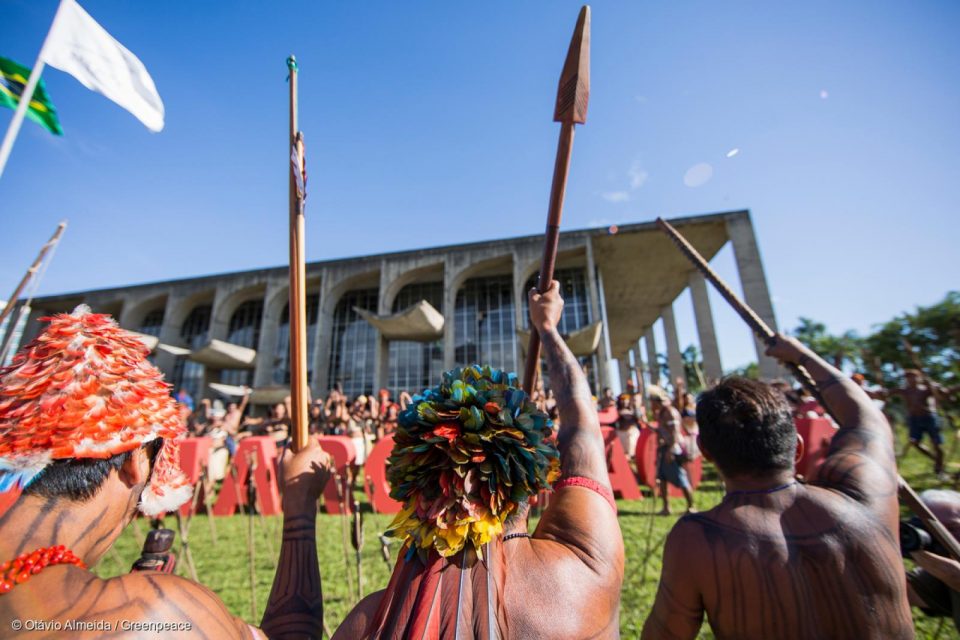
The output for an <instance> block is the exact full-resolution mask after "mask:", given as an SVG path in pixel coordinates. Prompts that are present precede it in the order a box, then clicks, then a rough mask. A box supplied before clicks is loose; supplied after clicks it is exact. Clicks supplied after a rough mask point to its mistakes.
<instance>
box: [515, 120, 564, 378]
mask: <svg viewBox="0 0 960 640" xmlns="http://www.w3.org/2000/svg"><path fill="white" fill-rule="evenodd" d="M573 135H574V124H573V123H572V122H564V123H563V124H562V125H561V127H560V139H559V141H558V142H557V158H556V161H555V163H554V165H553V184H552V185H551V187H550V204H549V207H548V209H547V228H546V231H545V237H544V241H543V260H542V261H541V263H540V277H539V279H538V280H537V291H540V292H541V293H543V292H544V291H546V289H547V287H549V286H550V282H551V281H552V280H553V271H554V267H555V266H556V264H557V247H558V246H559V244H560V220H561V218H562V217H563V200H564V197H565V196H566V193H567V177H568V176H569V174H570V156H571V152H572V151H573ZM539 363H540V334H539V333H537V331H536V330H533V331H531V332H530V342H529V343H528V346H527V360H526V363H525V367H524V371H523V389H524V391H526V392H527V393H528V394H529V393H533V388H534V386H535V385H536V383H537V365H538V364H539Z"/></svg>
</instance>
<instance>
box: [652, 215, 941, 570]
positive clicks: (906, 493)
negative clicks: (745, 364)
mask: <svg viewBox="0 0 960 640" xmlns="http://www.w3.org/2000/svg"><path fill="white" fill-rule="evenodd" d="M657 226H658V227H660V229H661V230H663V232H664V233H666V234H667V235H668V236H670V239H671V240H673V242H674V244H676V245H677V248H679V249H680V252H681V253H683V255H685V256H686V257H687V259H689V260H690V262H692V263H693V266H695V267H696V268H697V270H698V271H699V272H700V273H702V274H703V277H704V278H706V279H707V280H709V281H710V283H711V284H713V286H714V287H716V289H717V291H718V292H719V293H720V295H721V296H723V298H724V299H725V300H726V301H727V302H728V303H730V306H731V307H733V310H734V311H736V312H737V315H739V316H740V317H741V318H742V319H743V321H744V322H746V323H747V324H748V325H749V326H750V328H751V329H753V331H754V333H756V334H757V336H759V337H760V338H761V339H762V340H763V341H764V342H766V343H768V344H769V343H770V342H772V341H773V339H774V338H776V333H775V332H774V331H773V329H771V328H770V327H769V326H767V323H765V322H764V321H763V320H761V319H760V316H758V315H757V314H756V312H755V311H754V310H753V309H751V308H750V307H748V306H747V305H746V304H745V303H744V302H743V301H742V300H740V298H738V297H737V294H735V293H734V292H733V289H731V288H730V287H729V286H728V285H727V283H726V282H724V281H723V280H721V279H720V276H718V275H717V274H716V273H715V272H714V271H713V269H711V268H710V265H709V264H707V261H706V260H704V258H703V256H701V255H700V253H699V252H698V251H697V250H696V249H694V248H693V245H691V244H690V243H689V242H688V241H687V239H686V238H684V237H683V236H682V235H680V232H679V231H677V230H676V229H674V228H673V225H671V224H670V223H669V222H667V221H666V220H664V219H663V218H657ZM787 366H788V367H789V368H790V370H791V372H792V373H793V375H794V376H795V377H796V378H797V380H798V381H799V382H800V384H802V385H803V386H804V388H805V389H806V390H807V391H809V392H810V394H811V395H813V396H814V397H815V398H816V399H817V401H818V402H819V403H820V406H822V407H823V408H824V409H827V410H828V411H829V409H828V408H827V405H826V403H824V402H823V398H822V397H821V395H820V390H819V389H817V384H816V382H814V380H813V377H811V375H810V373H809V372H808V371H807V370H806V369H804V368H803V367H801V366H799V365H795V364H791V363H787ZM831 415H832V414H831ZM834 420H835V421H836V422H837V424H840V422H839V420H836V417H834ZM897 483H898V485H899V492H900V499H901V500H903V501H904V502H905V503H906V504H907V507H909V508H910V510H911V511H913V512H914V513H915V514H917V516H918V517H919V518H920V520H921V521H922V522H923V524H924V525H926V527H927V530H928V531H929V532H930V534H931V535H932V536H933V537H934V538H936V539H937V541H938V542H940V544H942V545H943V546H944V548H945V549H947V551H949V553H950V555H951V556H953V557H954V559H956V560H960V543H958V542H957V540H956V538H954V537H953V535H952V534H951V533H950V532H949V531H948V530H947V529H946V527H944V526H943V523H942V522H940V520H939V519H938V518H937V516H936V515H934V513H933V512H932V511H930V508H929V507H927V505H925V504H924V503H923V502H922V501H921V500H920V496H918V495H917V493H916V492H915V491H914V490H913V488H912V487H911V486H910V485H909V484H907V481H906V480H904V479H903V476H899V475H898V476H897Z"/></svg>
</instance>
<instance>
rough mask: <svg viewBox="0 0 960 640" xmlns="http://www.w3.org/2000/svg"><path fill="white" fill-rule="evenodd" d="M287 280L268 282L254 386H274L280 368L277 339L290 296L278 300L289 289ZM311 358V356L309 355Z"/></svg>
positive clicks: (264, 296) (264, 299) (254, 372)
mask: <svg viewBox="0 0 960 640" xmlns="http://www.w3.org/2000/svg"><path fill="white" fill-rule="evenodd" d="M288 286H289V284H288V282H287V281H285V280H269V281H267V289H266V292H265V293H264V295H263V320H262V321H261V322H260V340H259V342H258V343H257V360H256V363H255V368H254V371H253V386H254V387H266V386H269V385H272V384H273V373H274V371H275V370H276V368H277V366H278V359H277V338H278V333H279V331H280V318H281V316H282V315H283V309H284V307H286V306H287V302H288V301H289V299H290V296H289V294H288V295H285V296H283V298H282V299H279V300H278V299H277V296H280V295H282V292H283V291H284V290H286V289H287V288H288ZM307 357H308V358H309V357H310V354H307Z"/></svg>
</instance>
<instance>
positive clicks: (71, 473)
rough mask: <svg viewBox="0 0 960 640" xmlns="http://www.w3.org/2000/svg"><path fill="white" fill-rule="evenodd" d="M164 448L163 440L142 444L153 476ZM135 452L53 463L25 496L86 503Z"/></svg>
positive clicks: (29, 488)
mask: <svg viewBox="0 0 960 640" xmlns="http://www.w3.org/2000/svg"><path fill="white" fill-rule="evenodd" d="M162 445H163V438H156V439H155V440H151V441H150V442H148V443H147V444H145V445H143V448H144V449H146V451H147V458H148V459H149V460H150V471H151V473H152V472H153V463H154V461H155V460H156V458H157V454H158V453H159V452H160V447H161V446H162ZM132 453H133V452H132V451H125V452H123V453H118V454H117V455H115V456H111V457H109V458H66V459H63V460H54V461H53V462H51V463H50V464H49V465H48V466H47V468H46V469H44V470H43V471H41V472H40V473H39V474H38V475H37V477H36V478H34V479H33V482H31V483H30V484H29V485H27V487H26V488H25V489H24V490H23V495H28V496H39V497H41V498H53V499H55V500H56V499H62V498H63V499H67V500H74V501H76V502H85V501H87V500H89V499H90V498H92V497H93V496H95V495H96V494H97V491H99V490H100V487H101V486H103V483H104V482H105V481H106V479H107V477H108V476H109V475H110V472H111V471H113V470H114V469H116V470H119V469H120V467H122V466H123V463H124V462H126V461H127V460H129V459H130V455H131V454H132Z"/></svg>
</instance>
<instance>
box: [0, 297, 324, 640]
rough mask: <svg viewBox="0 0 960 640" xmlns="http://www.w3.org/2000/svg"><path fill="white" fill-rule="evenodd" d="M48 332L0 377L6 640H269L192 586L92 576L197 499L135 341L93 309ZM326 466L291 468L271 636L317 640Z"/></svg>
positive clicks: (306, 463) (162, 387)
mask: <svg viewBox="0 0 960 640" xmlns="http://www.w3.org/2000/svg"><path fill="white" fill-rule="evenodd" d="M47 320H49V321H50V323H49V325H48V326H47V327H46V329H45V330H44V331H43V332H42V333H41V334H40V335H39V336H38V337H37V338H36V339H35V340H34V341H33V342H32V343H30V344H29V345H27V346H26V347H25V348H24V349H23V351H21V352H20V353H19V354H17V356H16V357H15V358H14V360H13V363H12V364H11V365H10V366H9V367H7V368H5V369H2V370H0V490H17V489H19V490H20V491H21V492H22V493H21V495H20V497H19V498H18V499H17V501H16V502H15V503H14V504H13V506H11V507H10V508H9V509H8V510H7V512H6V513H4V514H2V516H0V629H3V632H2V633H3V634H6V633H7V629H13V630H14V631H17V630H18V625H19V626H21V627H22V628H23V629H25V630H30V627H27V626H26V624H27V621H30V623H31V624H32V626H33V628H34V629H37V628H43V629H48V630H50V631H60V632H66V633H67V635H68V636H70V637H102V636H105V635H111V634H112V635H117V636H120V637H125V636H128V637H139V636H142V635H149V636H151V637H163V636H170V635H172V634H173V632H175V635H176V637H178V638H180V637H182V638H189V637H207V638H211V637H215V638H254V637H263V632H261V631H260V630H259V629H256V628H253V627H250V626H248V625H247V624H246V623H244V622H243V621H242V620H239V619H238V618H235V617H234V616H232V615H231V614H230V612H229V611H227V609H226V607H225V606H224V604H223V603H222V602H221V601H220V600H219V599H218V598H217V597H216V596H215V595H214V594H213V593H212V592H211V591H209V590H208V589H206V588H204V587H202V586H201V585H199V584H196V583H193V582H190V581H189V580H185V579H183V578H180V577H177V576H174V575H168V574H164V573H158V572H154V571H144V572H136V573H130V574H127V575H123V576H119V577H116V578H111V579H106V580H105V579H101V578H98V577H97V576H96V575H94V574H93V573H92V572H91V571H89V570H88V567H90V566H93V565H94V564H95V563H96V562H97V561H98V560H99V559H100V558H101V557H103V555H104V554H105V553H106V552H107V551H108V550H109V549H110V547H111V545H113V543H114V542H115V541H116V539H117V538H118V537H119V536H120V534H121V532H122V531H123V529H124V528H125V527H126V525H127V524H129V523H130V521H131V520H132V519H133V518H134V516H135V515H136V513H137V511H138V510H139V511H140V512H141V513H143V514H144V515H147V516H156V515H158V514H161V513H164V512H170V511H174V510H176V509H177V508H179V507H180V506H181V505H182V504H183V503H184V502H186V500H187V499H189V498H190V496H191V494H192V490H191V487H190V486H189V484H188V482H187V479H186V478H185V477H184V475H183V473H182V472H181V471H180V468H179V447H178V439H179V438H180V437H181V436H182V435H183V433H184V430H185V427H184V424H183V421H182V419H181V417H180V412H179V411H178V408H177V405H176V402H175V401H174V400H173V398H171V397H170V387H169V385H167V384H166V383H165V382H163V379H162V376H161V374H160V372H159V371H158V370H157V369H156V368H155V367H154V366H153V365H152V364H150V362H148V361H147V353H148V351H147V349H146V347H145V346H144V345H143V344H142V343H141V342H140V341H139V339H138V338H137V337H136V336H135V335H133V334H131V333H130V332H127V331H124V330H123V329H121V328H120V327H118V326H117V324H116V323H115V322H114V321H113V320H112V319H110V318H109V316H106V315H101V314H95V313H90V310H89V308H87V307H84V306H81V307H78V308H77V309H76V310H75V311H74V312H73V313H72V314H60V315H57V316H54V317H53V318H47ZM328 465H329V461H328V460H327V458H326V456H325V454H323V453H322V452H320V450H319V447H317V446H316V445H313V446H308V447H307V448H306V449H304V450H303V451H301V452H300V453H298V454H297V455H296V456H292V455H291V456H289V457H288V458H287V459H285V461H284V488H285V492H284V515H285V526H284V541H283V546H282V548H281V558H280V562H279V566H278V570H277V581H276V582H277V585H279V586H275V587H274V590H273V593H271V599H270V602H269V603H268V605H267V611H266V613H265V615H264V619H263V627H264V629H266V630H267V632H268V633H269V634H270V635H273V634H274V632H275V631H279V632H281V633H282V632H286V631H289V630H293V629H296V630H298V631H300V632H301V633H302V634H304V635H319V629H320V628H321V626H320V625H321V620H322V602H321V601H320V599H319V593H318V592H319V589H317V584H316V582H315V579H314V578H315V575H316V547H315V536H313V535H309V536H307V535H304V534H303V532H304V531H306V530H307V529H308V528H309V529H310V530H311V531H312V526H313V522H314V521H315V520H316V500H317V497H318V495H319V493H320V490H321V489H322V487H323V483H324V482H325V480H326V479H327V477H328ZM301 521H302V522H301ZM288 533H289V535H288ZM307 538H309V539H307ZM294 556H298V557H299V556H302V557H306V558H309V557H312V558H313V564H312V566H311V563H310V562H292V561H291V557H294ZM285 558H286V560H285ZM311 569H312V573H311ZM38 624H40V625H41V627H38V626H37V625H38ZM42 625H48V626H42ZM158 634H159V635H158ZM42 635H46V634H42Z"/></svg>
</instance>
